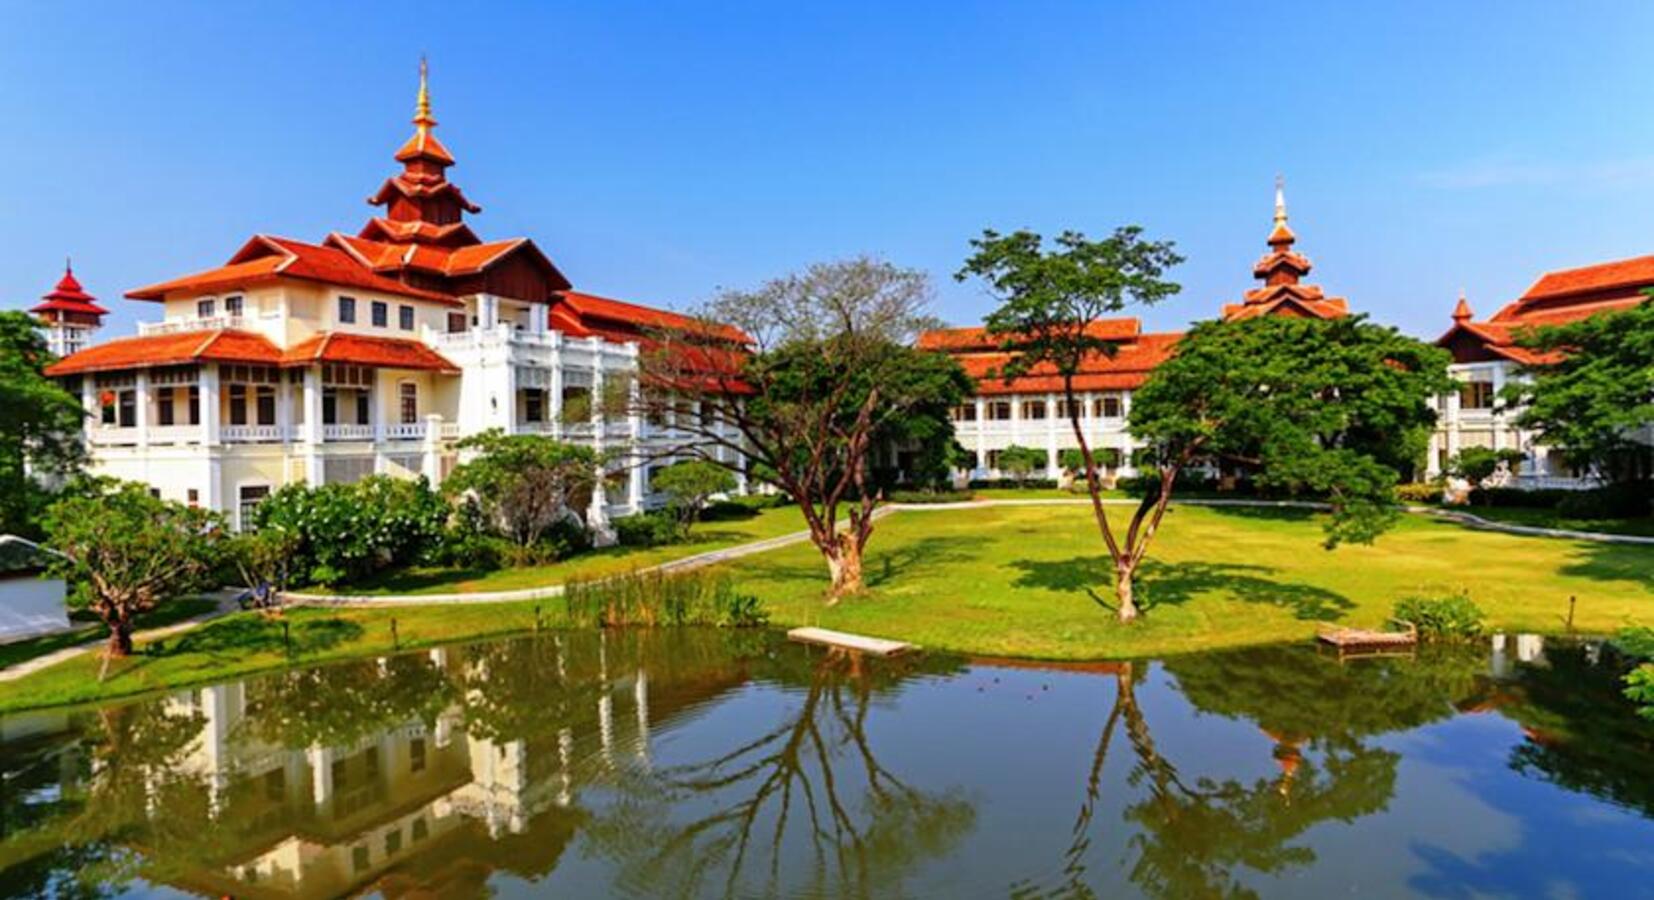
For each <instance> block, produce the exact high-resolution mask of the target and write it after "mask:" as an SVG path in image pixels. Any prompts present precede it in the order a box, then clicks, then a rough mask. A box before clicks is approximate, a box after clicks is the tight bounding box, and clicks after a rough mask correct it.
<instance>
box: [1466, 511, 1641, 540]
mask: <svg viewBox="0 0 1654 900" xmlns="http://www.w3.org/2000/svg"><path fill="white" fill-rule="evenodd" d="M1442 508H1443V509H1447V510H1450V511H1452V512H1465V513H1470V514H1471V515H1473V516H1481V517H1482V518H1484V519H1488V520H1490V521H1493V522H1505V523H1507V524H1510V525H1532V526H1535V527H1538V528H1561V529H1564V530H1567V531H1596V532H1601V533H1603V534H1634V535H1641V536H1643V537H1654V516H1642V517H1640V518H1635V519H1571V518H1568V517H1566V516H1561V515H1558V514H1557V512H1556V510H1554V509H1532V508H1528V507H1520V506H1446V507H1442Z"/></svg>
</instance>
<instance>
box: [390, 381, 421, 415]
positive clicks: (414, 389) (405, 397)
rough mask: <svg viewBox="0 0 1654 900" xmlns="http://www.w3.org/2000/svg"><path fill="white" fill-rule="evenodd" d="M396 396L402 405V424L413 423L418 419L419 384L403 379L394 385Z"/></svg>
mask: <svg viewBox="0 0 1654 900" xmlns="http://www.w3.org/2000/svg"><path fill="white" fill-rule="evenodd" d="M396 398H397V401H398V403H399V405H400V406H401V407H402V424H403V425H413V424H414V423H416V422H418V421H419V385H417V384H414V383H412V382H409V381H404V382H402V383H401V384H399V385H397V386H396Z"/></svg>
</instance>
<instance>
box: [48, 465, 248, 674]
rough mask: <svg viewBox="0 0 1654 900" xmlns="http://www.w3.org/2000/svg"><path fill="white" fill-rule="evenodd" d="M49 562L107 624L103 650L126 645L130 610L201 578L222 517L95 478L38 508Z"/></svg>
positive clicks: (121, 650)
mask: <svg viewBox="0 0 1654 900" xmlns="http://www.w3.org/2000/svg"><path fill="white" fill-rule="evenodd" d="M44 524H45V529H46V536H47V545H48V546H50V547H51V548H52V549H53V550H56V551H57V552H58V553H59V554H62V556H61V557H58V558H56V559H54V560H53V561H52V563H51V570H52V571H53V573H54V574H57V575H60V576H62V577H64V578H65V579H66V580H67V581H68V582H69V583H70V584H72V585H74V595H73V598H72V600H71V602H73V603H76V604H77V605H82V606H85V607H86V608H88V609H90V610H92V612H94V613H96V614H97V616H98V618H100V619H102V620H103V623H104V624H105V625H107V626H109V648H108V654H109V655H110V656H126V655H127V654H129V653H131V652H132V626H133V622H134V621H135V620H136V619H137V617H138V616H139V615H140V614H142V613H145V612H148V611H150V610H152V609H154V608H155V607H156V606H158V605H160V604H161V603H164V602H167V601H169V600H171V599H173V598H175V597H177V596H178V595H180V594H185V593H188V592H191V591H196V590H201V589H203V588H206V587H208V586H209V579H210V576H211V574H212V572H213V571H214V568H215V566H216V564H217V562H218V558H217V554H218V549H219V542H220V540H221V538H222V534H223V532H222V522H221V520H220V519H219V517H218V516H217V515H216V514H214V513H211V512H208V511H206V510H203V509H197V508H192V507H188V506H184V505H183V504H180V503H173V502H169V501H166V500H161V499H159V498H157V497H153V496H151V495H150V493H149V488H147V487H146V486H144V485H141V484H136V483H133V482H129V481H122V482H114V481H103V482H98V483H96V484H94V485H91V486H89V487H87V488H86V489H84V490H75V491H73V492H70V493H68V494H66V495H65V496H64V497H63V498H62V499H60V500H58V501H57V502H56V503H54V504H52V505H51V506H50V507H49V508H48V509H47V510H46V516H45V520H44Z"/></svg>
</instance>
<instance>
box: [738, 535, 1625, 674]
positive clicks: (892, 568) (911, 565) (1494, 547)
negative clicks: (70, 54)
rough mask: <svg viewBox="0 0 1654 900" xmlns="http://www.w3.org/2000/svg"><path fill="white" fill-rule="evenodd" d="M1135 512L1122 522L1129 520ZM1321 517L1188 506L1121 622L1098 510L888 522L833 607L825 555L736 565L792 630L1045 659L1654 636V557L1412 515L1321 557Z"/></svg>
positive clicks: (785, 552) (780, 556)
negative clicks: (1415, 620) (1482, 629)
mask: <svg viewBox="0 0 1654 900" xmlns="http://www.w3.org/2000/svg"><path fill="white" fill-rule="evenodd" d="M1129 511H1130V510H1129V508H1127V507H1113V508H1111V509H1110V514H1111V516H1113V517H1114V519H1115V521H1118V522H1122V523H1123V521H1124V520H1125V518H1126V517H1127V515H1128V514H1129ZM1321 541H1322V534H1321V529H1320V517H1319V516H1318V515H1317V514H1313V513H1310V512H1307V511H1298V510H1277V509H1269V510H1264V509H1238V508H1211V507H1197V506H1184V507H1174V508H1173V509H1172V511H1171V512H1170V513H1169V514H1168V515H1167V518H1166V522H1165V524H1164V526H1163V527H1162V529H1161V532H1160V534H1159V535H1158V536H1157V537H1156V539H1155V541H1154V544H1153V545H1152V548H1151V550H1150V552H1149V559H1148V561H1147V563H1146V564H1145V566H1144V569H1143V573H1142V576H1141V580H1140V581H1139V584H1138V601H1139V603H1140V605H1141V606H1142V607H1143V610H1144V612H1143V615H1142V617H1141V618H1139V620H1138V621H1137V622H1135V623H1133V624H1131V625H1128V626H1122V625H1120V624H1118V623H1116V622H1115V621H1114V618H1113V603H1114V598H1113V595H1112V591H1111V584H1112V574H1111V567H1110V565H1109V563H1108V561H1107V557H1106V555H1105V554H1104V553H1103V552H1101V551H1102V543H1101V539H1100V538H1099V537H1098V534H1097V529H1096V526H1095V524H1094V522H1093V521H1092V519H1091V517H1090V511H1089V510H1088V509H1086V508H1084V507H1071V506H1061V507H1057V506H1047V507H996V508H981V509H971V510H957V509H955V510H932V511H927V510H911V511H904V512H902V513H900V514H898V515H896V516H893V517H890V518H888V519H885V520H883V521H882V522H880V523H879V526H878V531H877V533H876V534H875V535H874V537H873V542H872V544H871V545H870V547H869V555H868V559H867V562H866V575H867V583H868V587H869V591H868V593H867V594H866V595H865V596H862V597H856V598H851V599H847V600H845V601H843V602H841V603H839V604H838V605H836V606H832V607H828V606H825V605H824V604H823V603H822V601H821V590H822V585H823V582H824V578H825V575H824V571H823V566H822V563H821V561H820V559H819V557H818V556H817V555H816V554H815V552H814V550H813V548H810V547H807V546H805V547H789V548H786V549H782V550H778V551H775V552H773V553H767V554H763V555H761V556H755V557H749V558H747V559H743V560H737V561H735V562H733V563H730V564H729V569H730V570H731V571H733V572H735V573H736V574H737V575H738V577H739V580H740V583H741V584H742V587H743V589H744V590H748V591H751V592H753V593H755V594H757V595H758V596H760V597H761V598H763V599H764V600H765V602H766V603H767V604H768V605H769V608H770V609H771V611H772V616H773V621H774V623H775V624H778V625H820V626H823V627H827V628H835V629H840V630H844V631H851V632H857V633H862V634H869V635H875V636H878V637H886V638H894V639H899V640H905V641H911V642H914V643H917V644H919V645H921V646H924V647H927V648H931V649H936V650H953V651H959V652H965V653H973V654H986V655H1004V656H1021V657H1034V658H1043V659H1068V660H1072V659H1096V658H1108V657H1131V656H1150V655H1165V654H1176V653H1184V652H1191V651H1198V650H1203V649H1209V648H1215V647H1226V646H1235V645H1243V644H1257V643H1269V642H1278V641H1290V640H1303V639H1307V638H1310V637H1312V636H1313V635H1314V634H1315V632H1316V630H1317V628H1318V627H1320V626H1322V625H1323V624H1329V623H1336V624H1341V625H1352V626H1359V627H1381V626H1384V625H1386V620H1387V619H1388V617H1389V615H1390V613H1391V611H1392V608H1393V605H1394V603H1395V601H1396V600H1398V599H1400V598H1402V597H1406V596H1409V595H1437V594H1446V593H1457V592H1459V591H1467V592H1468V593H1469V594H1470V596H1471V598H1472V599H1473V600H1475V601H1476V602H1477V603H1478V604H1480V605H1481V607H1482V608H1483V609H1484V610H1486V611H1487V612H1488V615H1489V621H1488V624H1489V626H1490V627H1492V628H1496V629H1500V630H1508V631H1531V632H1545V633H1556V632H1560V631H1564V630H1565V629H1566V628H1567V616H1568V607H1569V604H1568V598H1569V597H1570V596H1572V597H1576V598H1577V606H1576V610H1575V621H1574V627H1575V628H1576V629H1577V630H1579V631H1582V632H1594V633H1604V632H1610V631H1613V630H1614V629H1617V628H1619V627H1621V626H1624V625H1627V624H1632V623H1642V624H1654V547H1637V546H1625V545H1615V544H1602V543H1593V542H1585V541H1568V540H1557V539H1552V538H1529V537H1517V536H1512V535H1504V534H1497V533H1493V532H1486V531H1475V530H1472V529H1469V528H1466V527H1463V526H1459V525H1454V524H1450V523H1444V522H1439V521H1433V520H1430V519H1427V518H1425V517H1423V516H1407V517H1405V518H1404V519H1403V520H1402V522H1401V524H1400V525H1399V526H1398V527H1397V528H1395V529H1394V530H1392V531H1391V532H1389V533H1387V534H1385V535H1384V536H1382V537H1380V538H1379V540H1378V542H1377V543H1375V544H1373V545H1371V546H1348V545H1346V546H1343V547H1340V548H1338V549H1336V550H1325V549H1323V548H1322V546H1321Z"/></svg>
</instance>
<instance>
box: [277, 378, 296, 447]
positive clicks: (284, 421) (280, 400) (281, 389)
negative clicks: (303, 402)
mask: <svg viewBox="0 0 1654 900" xmlns="http://www.w3.org/2000/svg"><path fill="white" fill-rule="evenodd" d="M276 430H277V431H278V432H280V434H281V441H282V443H287V442H289V441H292V440H293V385H291V384H289V383H288V381H287V378H286V373H285V372H283V373H282V377H281V380H280V381H279V382H277V383H276Z"/></svg>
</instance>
